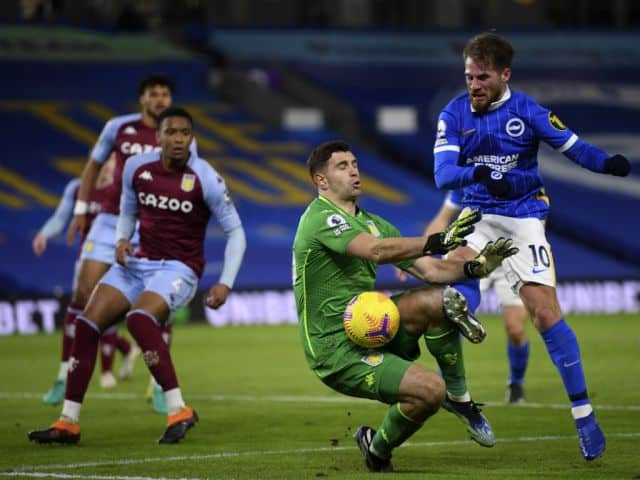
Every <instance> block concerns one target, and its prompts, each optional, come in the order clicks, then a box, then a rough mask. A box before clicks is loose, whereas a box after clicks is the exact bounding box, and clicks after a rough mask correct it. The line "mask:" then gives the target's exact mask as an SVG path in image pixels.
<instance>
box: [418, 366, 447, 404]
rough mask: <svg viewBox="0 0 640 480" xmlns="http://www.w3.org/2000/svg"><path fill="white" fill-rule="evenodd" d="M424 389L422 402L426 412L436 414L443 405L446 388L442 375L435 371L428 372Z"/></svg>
mask: <svg viewBox="0 0 640 480" xmlns="http://www.w3.org/2000/svg"><path fill="white" fill-rule="evenodd" d="M423 387H424V388H423V389H422V395H421V399H420V400H421V403H422V409H423V410H424V411H425V413H429V414H434V413H436V412H437V411H438V409H439V408H440V407H441V406H442V402H443V401H444V396H445V394H446V388H445V384H444V380H443V379H442V377H441V376H440V375H438V374H436V373H434V372H428V373H427V375H426V376H425V381H424V385H423Z"/></svg>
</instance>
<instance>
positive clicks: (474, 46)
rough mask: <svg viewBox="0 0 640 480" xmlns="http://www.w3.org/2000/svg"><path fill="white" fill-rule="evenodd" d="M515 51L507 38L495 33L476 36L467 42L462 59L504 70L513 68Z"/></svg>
mask: <svg viewBox="0 0 640 480" xmlns="http://www.w3.org/2000/svg"><path fill="white" fill-rule="evenodd" d="M514 53H515V51H514V49H513V46H512V45H511V44H510V43H509V42H508V41H507V39H506V38H504V37H502V36H500V35H498V34H497V33H493V32H485V33H481V34H479V35H476V36H475V37H473V38H472V39H470V40H469V42H467V46H466V47H464V50H463V51H462V57H463V58H464V59H465V60H466V59H467V58H471V59H472V60H475V61H477V62H478V61H479V62H482V63H484V64H485V65H486V66H490V67H491V68H493V69H494V70H504V69H505V68H510V67H511V62H512V60H513V55H514Z"/></svg>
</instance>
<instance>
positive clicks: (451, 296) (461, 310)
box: [442, 287, 487, 343]
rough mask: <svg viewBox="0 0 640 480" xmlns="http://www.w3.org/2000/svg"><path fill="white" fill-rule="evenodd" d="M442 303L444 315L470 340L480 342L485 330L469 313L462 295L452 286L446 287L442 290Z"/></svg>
mask: <svg viewBox="0 0 640 480" xmlns="http://www.w3.org/2000/svg"><path fill="white" fill-rule="evenodd" d="M442 303H443V305H444V307H443V308H444V312H445V315H446V317H447V318H448V319H449V320H450V321H451V322H452V323H454V324H455V325H456V326H457V327H458V329H460V332H461V333H462V334H463V335H464V336H465V337H466V338H467V339H468V340H469V341H470V342H472V343H480V342H482V341H483V340H484V338H485V337H486V336H487V332H486V330H485V329H484V327H483V326H482V324H481V323H480V321H479V320H478V319H477V318H476V317H475V316H474V315H473V314H472V313H471V310H470V309H469V307H468V305H467V300H466V298H465V297H464V295H462V294H461V293H460V292H459V291H458V290H456V289H455V288H453V287H447V288H445V289H444V291H443V292H442Z"/></svg>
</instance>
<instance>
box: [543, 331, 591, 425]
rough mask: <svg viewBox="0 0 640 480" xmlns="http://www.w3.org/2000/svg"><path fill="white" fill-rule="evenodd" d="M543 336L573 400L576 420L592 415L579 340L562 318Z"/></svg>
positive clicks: (570, 398) (572, 404) (573, 411)
mask: <svg viewBox="0 0 640 480" xmlns="http://www.w3.org/2000/svg"><path fill="white" fill-rule="evenodd" d="M541 335H542V339H543V340H544V343H545V345H546V347H547V351H548V352H549V356H550V357H551V360H552V361H553V363H554V364H555V366H556V368H557V369H558V372H559V373H560V377H561V378H562V382H563V383H564V388H565V390H566V391H567V395H569V400H571V406H572V407H573V408H572V409H571V410H572V413H573V415H574V418H582V417H583V416H585V417H586V416H587V415H589V413H591V407H590V406H589V405H590V402H589V396H588V395H587V385H586V382H585V378H584V371H583V370H582V360H581V359H580V347H579V346H578V339H577V338H576V336H575V334H574V333H573V330H572V329H571V327H570V326H569V325H568V324H567V323H566V322H565V321H564V319H562V318H561V319H560V321H559V322H558V323H556V324H555V325H554V326H552V327H551V328H548V329H547V330H545V331H544V332H541ZM578 407H585V408H578ZM585 412H586V413H585ZM576 415H577V416H576Z"/></svg>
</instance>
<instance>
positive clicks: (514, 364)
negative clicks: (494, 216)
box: [424, 190, 529, 403]
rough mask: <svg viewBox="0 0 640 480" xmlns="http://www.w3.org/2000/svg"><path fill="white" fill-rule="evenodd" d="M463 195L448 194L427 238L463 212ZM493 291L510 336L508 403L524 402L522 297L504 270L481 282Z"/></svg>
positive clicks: (525, 356)
mask: <svg viewBox="0 0 640 480" xmlns="http://www.w3.org/2000/svg"><path fill="white" fill-rule="evenodd" d="M461 204H462V191H461V190H455V191H452V192H449V193H447V196H446V197H445V200H444V202H443V203H442V207H441V208H440V210H439V211H438V213H437V215H436V216H435V217H434V218H433V220H431V222H430V223H429V225H428V226H427V228H426V230H425V232H424V235H425V236H427V237H428V236H429V235H431V234H432V233H435V232H440V231H442V230H444V229H445V228H446V227H447V225H449V224H450V223H451V222H452V221H453V220H454V219H455V218H456V217H457V216H458V214H459V213H460V211H461V210H462V206H461ZM491 287H493V288H494V289H495V292H496V294H497V296H498V300H499V301H500V306H501V308H502V316H503V317H504V328H505V331H506V333H507V359H508V361H509V379H508V383H507V392H506V401H507V402H508V403H522V402H524V376H525V373H526V371H527V365H528V363H529V339H528V338H527V334H526V331H525V322H526V320H527V317H528V313H527V309H526V308H524V305H523V303H522V300H521V299H520V297H519V296H518V295H517V294H516V293H514V291H513V290H512V289H511V286H510V285H509V281H508V280H507V278H506V276H505V271H504V269H503V267H502V266H500V267H498V268H497V269H495V270H494V271H493V272H492V273H491V275H489V276H488V277H487V278H483V279H482V280H480V291H482V292H484V291H487V290H489V288H491Z"/></svg>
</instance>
